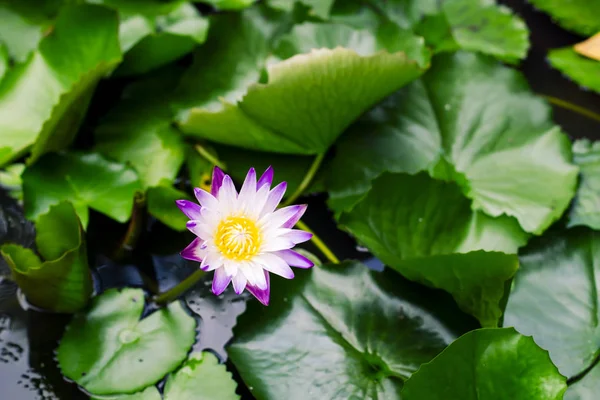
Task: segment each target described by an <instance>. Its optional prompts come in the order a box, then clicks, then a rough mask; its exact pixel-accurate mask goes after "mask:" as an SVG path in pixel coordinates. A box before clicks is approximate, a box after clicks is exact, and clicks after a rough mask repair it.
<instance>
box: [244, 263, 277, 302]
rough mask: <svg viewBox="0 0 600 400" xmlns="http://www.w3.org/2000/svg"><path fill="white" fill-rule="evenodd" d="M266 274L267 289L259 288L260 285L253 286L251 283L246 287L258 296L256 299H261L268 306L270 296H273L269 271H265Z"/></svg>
mask: <svg viewBox="0 0 600 400" xmlns="http://www.w3.org/2000/svg"><path fill="white" fill-rule="evenodd" d="M264 274H265V280H266V282H267V288H266V289H259V288H258V287H256V286H252V285H250V284H248V285H246V289H248V291H249V292H250V293H252V295H253V296H254V297H256V299H257V300H258V301H260V302H261V303H262V304H263V305H265V306H268V305H269V298H270V297H271V279H270V277H269V273H268V272H267V271H264Z"/></svg>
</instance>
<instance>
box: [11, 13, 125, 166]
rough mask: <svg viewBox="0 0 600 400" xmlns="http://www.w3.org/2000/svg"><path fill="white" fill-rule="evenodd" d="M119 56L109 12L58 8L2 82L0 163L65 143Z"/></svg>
mask: <svg viewBox="0 0 600 400" xmlns="http://www.w3.org/2000/svg"><path fill="white" fill-rule="evenodd" d="M120 60H121V53H120V50H119V42H118V35H117V16H116V14H115V13H114V12H113V11H111V10H108V9H105V8H103V7H98V6H92V5H75V6H65V7H64V8H62V9H61V12H60V14H59V16H58V19H57V21H56V25H55V27H54V29H53V31H52V32H50V33H49V34H48V35H47V36H45V37H44V39H43V40H41V42H40V44H39V48H38V50H36V51H35V52H34V53H33V55H32V56H31V57H29V58H28V60H27V62H26V63H24V64H22V65H19V66H17V67H15V68H13V69H12V70H11V71H10V72H9V73H8V74H7V76H5V77H4V79H3V80H2V81H1V82H0V131H2V135H3V141H2V144H1V147H0V165H3V164H5V163H7V162H8V161H10V160H12V159H14V158H16V157H19V156H20V155H22V154H24V153H25V152H26V151H27V150H28V149H29V148H31V147H32V146H33V148H32V157H31V159H30V161H34V160H36V159H37V158H39V157H40V156H41V155H42V154H44V153H46V152H50V151H54V150H59V149H62V148H64V147H66V146H67V145H68V144H69V143H70V142H71V141H72V140H73V138H74V135H75V133H76V131H77V128H78V127H79V124H80V122H81V120H82V118H83V116H84V114H85V111H86V109H87V105H88V102H89V100H90V97H91V95H92V91H93V89H94V87H95V86H96V83H97V82H98V80H99V79H100V78H102V77H103V76H104V75H105V74H106V73H108V72H109V71H110V70H111V69H112V68H113V67H114V66H115V65H116V64H117V63H118V62H119V61H120ZM31 99H35V101H31ZM34 144H35V145H34Z"/></svg>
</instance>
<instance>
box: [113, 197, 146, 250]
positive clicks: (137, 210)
mask: <svg viewBox="0 0 600 400" xmlns="http://www.w3.org/2000/svg"><path fill="white" fill-rule="evenodd" d="M145 225H146V195H145V194H144V193H142V192H136V194H135V197H134V198H133V211H132V212H131V219H130V220H129V225H128V226H127V232H125V236H124V237H123V240H121V245H120V246H119V248H118V249H117V251H116V254H115V258H117V259H120V258H122V257H123V256H124V255H125V253H126V252H128V251H131V250H132V249H133V248H134V247H135V245H136V243H137V241H138V240H139V238H140V235H141V233H142V231H143V230H144V227H145Z"/></svg>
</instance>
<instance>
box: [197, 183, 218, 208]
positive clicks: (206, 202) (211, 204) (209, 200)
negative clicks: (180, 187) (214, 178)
mask: <svg viewBox="0 0 600 400" xmlns="http://www.w3.org/2000/svg"><path fill="white" fill-rule="evenodd" d="M194 194H195V195H196V199H197V200H198V203H200V205H201V206H202V207H206V208H209V209H216V208H217V207H218V206H219V202H218V201H217V199H215V197H214V196H213V195H212V194H210V193H208V192H207V191H206V190H202V189H200V188H195V189H194Z"/></svg>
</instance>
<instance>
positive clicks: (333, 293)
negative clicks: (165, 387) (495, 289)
mask: <svg viewBox="0 0 600 400" xmlns="http://www.w3.org/2000/svg"><path fill="white" fill-rule="evenodd" d="M271 283H272V293H271V304H270V305H269V307H266V308H265V307H264V306H262V305H260V304H258V302H253V303H250V304H249V305H248V309H247V310H246V312H245V313H244V314H243V315H242V316H241V317H240V318H238V323H237V325H236V327H235V329H234V341H233V343H232V344H231V345H230V346H229V348H228V354H229V357H230V359H231V360H232V361H233V363H234V364H235V366H236V368H237V370H238V371H239V373H240V375H241V377H242V379H243V380H244V382H245V383H246V385H247V386H248V387H249V388H250V390H251V392H252V394H253V396H254V397H255V398H256V399H258V400H265V399H290V400H296V399H297V400H301V399H307V398H308V399H331V400H346V399H353V398H356V399H384V398H391V399H396V398H399V394H400V390H401V389H402V385H403V382H404V381H405V380H406V379H407V378H408V377H409V376H410V375H411V374H412V373H413V372H415V371H416V370H417V369H418V368H419V366H420V365H421V364H422V363H424V362H427V361H429V360H431V359H432V358H433V357H435V356H436V355H437V354H438V353H439V352H440V351H441V350H442V349H444V347H446V346H447V345H448V344H449V343H451V342H452V341H453V340H454V339H455V338H456V337H457V335H460V334H461V333H463V332H465V331H467V330H469V329H471V328H472V327H473V321H472V320H471V319H470V318H466V316H465V315H464V314H462V313H460V312H459V311H458V310H457V308H456V305H455V304H454V303H453V302H452V300H451V299H449V298H447V297H446V295H445V294H444V293H441V292H433V291H428V290H427V289H424V288H422V287H417V285H414V284H412V283H410V282H408V281H406V280H403V279H402V278H401V277H400V276H399V275H397V274H395V273H393V272H389V271H384V272H383V273H380V272H375V271H370V270H368V269H367V267H366V266H364V265H362V264H360V263H358V262H345V263H341V264H336V265H329V266H326V265H324V266H320V267H318V268H313V269H312V270H307V271H299V272H297V273H296V278H295V279H293V280H283V279H277V278H273V279H272V281H271Z"/></svg>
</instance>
